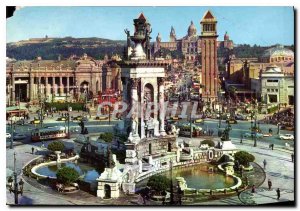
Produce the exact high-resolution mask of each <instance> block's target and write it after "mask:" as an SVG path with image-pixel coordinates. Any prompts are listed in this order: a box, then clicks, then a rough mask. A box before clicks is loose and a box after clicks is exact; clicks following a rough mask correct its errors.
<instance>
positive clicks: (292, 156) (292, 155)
mask: <svg viewBox="0 0 300 211" xmlns="http://www.w3.org/2000/svg"><path fill="white" fill-rule="evenodd" d="M291 158H292V162H294V153H292V154H291Z"/></svg>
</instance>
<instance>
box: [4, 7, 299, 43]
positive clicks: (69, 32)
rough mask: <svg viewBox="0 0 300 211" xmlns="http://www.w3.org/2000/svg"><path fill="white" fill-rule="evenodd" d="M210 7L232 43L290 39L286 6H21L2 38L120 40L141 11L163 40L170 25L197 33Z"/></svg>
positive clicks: (289, 14)
mask: <svg viewBox="0 0 300 211" xmlns="http://www.w3.org/2000/svg"><path fill="white" fill-rule="evenodd" d="M208 9H210V10H211V11H212V13H213V15H214V16H215V17H216V18H217V20H218V24H217V30H218V34H219V38H218V39H219V40H223V36H224V33H225V32H226V31H227V32H228V34H229V35H230V39H232V40H233V41H234V43H236V44H243V43H246V44H251V45H253V44H258V45H263V46H265V45H272V44H277V43H279V44H284V45H291V44H293V43H294V11H293V8H292V7H196V6H193V7H24V8H22V9H20V10H18V11H16V12H15V13H14V16H13V17H12V18H9V19H8V20H7V22H6V23H7V40H6V42H15V41H19V40H24V39H28V38H39V37H45V35H48V37H65V36H72V37H100V38H108V39H114V40H116V39H119V40H120V39H122V40H125V39H126V35H125V33H124V29H125V28H128V29H129V30H130V32H131V33H132V32H133V19H134V18H137V16H138V15H139V13H140V12H143V13H144V15H145V16H146V18H147V19H148V21H149V22H150V23H151V26H152V41H154V40H155V37H156V36H157V33H158V32H159V33H160V34H161V37H162V40H163V41H168V40H169V33H170V29H171V26H173V27H174V28H175V31H176V35H177V38H181V37H183V36H185V35H186V34H187V29H188V26H189V25H190V22H191V20H192V21H193V22H194V24H195V26H196V28H197V34H200V21H201V19H202V17H203V15H204V13H205V11H206V10H208Z"/></svg>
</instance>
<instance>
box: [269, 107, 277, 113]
mask: <svg viewBox="0 0 300 211" xmlns="http://www.w3.org/2000/svg"><path fill="white" fill-rule="evenodd" d="M277 110H278V106H274V107H272V108H268V113H269V114H270V113H274V112H276V111H277Z"/></svg>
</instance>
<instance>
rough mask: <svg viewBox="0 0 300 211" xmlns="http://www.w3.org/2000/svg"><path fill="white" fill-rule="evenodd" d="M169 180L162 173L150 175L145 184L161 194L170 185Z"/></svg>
mask: <svg viewBox="0 0 300 211" xmlns="http://www.w3.org/2000/svg"><path fill="white" fill-rule="evenodd" d="M170 182H171V180H170V179H169V178H167V177H166V176H163V175H154V176H151V177H150V178H149V180H148V183H147V186H149V187H150V188H151V189H152V190H154V191H155V192H156V193H157V194H161V193H162V192H163V191H166V190H167V189H168V188H169V187H170Z"/></svg>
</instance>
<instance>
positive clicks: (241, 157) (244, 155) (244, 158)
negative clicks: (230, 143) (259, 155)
mask: <svg viewBox="0 0 300 211" xmlns="http://www.w3.org/2000/svg"><path fill="white" fill-rule="evenodd" d="M234 159H235V160H236V161H238V162H239V163H240V164H242V165H243V166H245V167H248V166H249V163H250V162H253V161H254V160H255V157H254V156H253V155H252V154H250V153H248V152H245V151H239V152H237V153H235V154H234Z"/></svg>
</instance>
